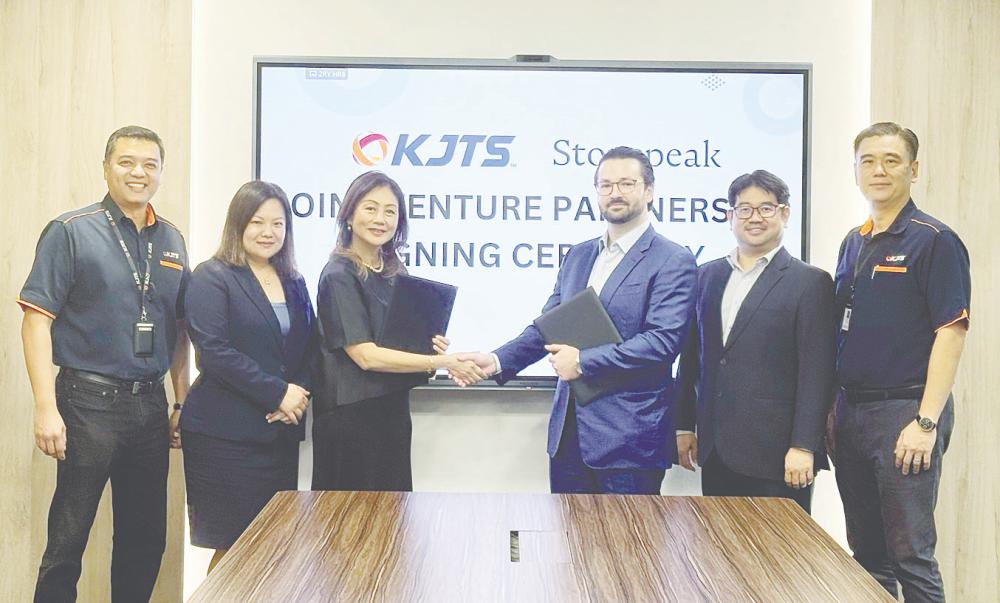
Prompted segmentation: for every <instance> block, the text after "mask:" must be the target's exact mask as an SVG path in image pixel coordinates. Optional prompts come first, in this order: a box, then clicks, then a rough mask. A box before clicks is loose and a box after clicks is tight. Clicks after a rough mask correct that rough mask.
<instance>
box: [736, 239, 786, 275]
mask: <svg viewBox="0 0 1000 603" xmlns="http://www.w3.org/2000/svg"><path fill="white" fill-rule="evenodd" d="M779 251H781V245H778V246H777V247H775V248H774V249H772V250H771V251H768V252H767V253H765V254H764V255H763V256H761V257H759V258H757V261H756V262H754V264H753V267H752V268H750V270H753V269H754V268H756V267H757V266H767V265H768V264H770V263H771V260H773V259H774V256H776V255H777V254H778V252H779ZM726 261H728V262H729V265H730V266H732V267H733V270H738V271H739V272H744V270H743V268H742V267H740V248H739V247H737V248H736V249H733V250H732V251H731V252H729V255H727V256H726ZM750 270H747V271H746V272H749V271H750Z"/></svg>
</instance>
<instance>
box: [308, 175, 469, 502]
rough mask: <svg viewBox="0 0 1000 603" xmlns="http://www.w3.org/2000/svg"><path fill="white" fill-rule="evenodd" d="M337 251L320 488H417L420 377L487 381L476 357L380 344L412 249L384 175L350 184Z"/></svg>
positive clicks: (320, 391)
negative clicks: (413, 465) (414, 434)
mask: <svg viewBox="0 0 1000 603" xmlns="http://www.w3.org/2000/svg"><path fill="white" fill-rule="evenodd" d="M337 226H338V228H339V234H338V236H337V247H336V249H335V250H334V251H333V253H332V254H331V256H330V261H329V262H328V263H327V265H326V267H325V268H324V269H323V273H322V275H321V276H320V281H319V291H318V294H317V301H316V305H317V309H318V316H317V319H318V320H317V322H318V324H319V334H320V338H321V345H320V348H321V352H320V359H321V362H320V364H321V370H320V371H319V373H320V375H319V378H318V379H317V380H318V382H319V383H317V384H316V385H317V387H316V388H315V390H316V392H315V396H314V405H315V409H316V411H315V416H314V419H313V420H314V423H313V484H312V485H313V489H314V490H396V491H407V490H412V489H413V480H412V475H411V471H410V434H411V423H410V389H411V388H412V387H414V386H415V385H416V384H417V382H418V381H419V380H418V379H415V378H414V374H420V373H422V374H423V375H424V379H425V380H426V378H427V377H428V376H429V375H430V374H433V372H434V371H435V370H437V369H447V370H448V371H449V372H450V373H451V374H452V376H453V378H454V379H455V380H456V381H458V382H459V383H470V382H474V381H477V380H479V379H481V378H483V377H484V376H485V375H484V374H483V373H482V371H481V370H480V369H479V368H478V367H476V365H475V364H474V363H472V362H470V361H461V360H459V359H458V357H457V356H456V355H445V354H444V352H445V350H446V349H447V346H448V341H447V340H446V339H445V338H444V337H442V336H437V337H435V338H434V340H433V344H434V349H435V350H436V351H437V352H438V354H437V355H424V354H411V353H408V352H402V351H399V350H393V349H389V348H383V347H380V346H378V345H376V344H375V340H376V337H377V336H378V334H379V333H380V331H381V329H382V325H383V323H384V321H385V314H386V310H387V308H388V304H389V299H390V297H391V292H392V286H393V283H394V280H395V277H396V275H398V274H404V273H405V272H406V269H405V267H404V266H403V263H402V261H400V259H399V256H398V255H397V250H398V249H399V248H400V247H402V246H403V245H405V243H406V233H407V227H406V209H405V205H404V203H403V192H402V191H401V190H400V188H399V185H398V184H396V182H395V181H394V180H392V179H391V178H389V177H388V176H386V175H385V174H383V173H381V172H367V173H365V174H362V175H361V176H359V177H358V178H357V179H355V180H354V182H353V183H351V186H350V187H349V188H348V189H347V193H346V194H345V195H344V200H343V202H342V204H341V206H340V211H339V212H338V213H337Z"/></svg>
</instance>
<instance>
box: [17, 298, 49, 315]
mask: <svg viewBox="0 0 1000 603" xmlns="http://www.w3.org/2000/svg"><path fill="white" fill-rule="evenodd" d="M16 301H17V304H18V305H19V306H21V309H22V310H34V311H35V312H38V313H39V314H44V315H45V316H48V317H49V318H51V319H52V320H55V319H56V315H55V314H53V313H52V312H49V311H48V310H46V309H45V308H42V307H40V306H36V305H35V304H33V303H31V302H27V301H24V300H23V299H21V298H20V297H19V298H17V300H16Z"/></svg>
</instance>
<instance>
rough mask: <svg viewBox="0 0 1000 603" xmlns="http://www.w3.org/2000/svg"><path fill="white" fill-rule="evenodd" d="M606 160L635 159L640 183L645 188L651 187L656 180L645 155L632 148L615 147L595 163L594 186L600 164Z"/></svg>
mask: <svg viewBox="0 0 1000 603" xmlns="http://www.w3.org/2000/svg"><path fill="white" fill-rule="evenodd" d="M608 159H635V160H636V161H638V162H639V166H640V168H641V169H642V181H643V182H645V183H646V186H653V182H654V180H655V179H656V177H655V176H654V175H653V164H651V163H650V162H649V157H647V156H646V154H645V153H643V152H642V151H640V150H639V149H633V148H632V147H615V148H613V149H611V150H610V151H608V152H607V153H605V154H604V156H603V157H601V160H600V161H598V162H597V169H596V170H594V185H595V186H596V185H597V172H599V171H601V164H602V163H604V162H605V161H607V160H608Z"/></svg>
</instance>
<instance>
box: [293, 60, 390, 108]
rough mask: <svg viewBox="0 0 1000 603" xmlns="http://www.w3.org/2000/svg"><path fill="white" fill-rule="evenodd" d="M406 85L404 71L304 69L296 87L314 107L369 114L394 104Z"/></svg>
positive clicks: (341, 68) (337, 68)
mask: <svg viewBox="0 0 1000 603" xmlns="http://www.w3.org/2000/svg"><path fill="white" fill-rule="evenodd" d="M408 82H409V77H408V74H407V73H406V71H405V70H397V71H390V72H388V73H387V72H385V71H381V70H374V69H356V68H351V67H326V68H320V69H317V68H307V69H303V70H302V77H301V78H300V79H299V85H300V86H301V87H302V90H304V91H305V93H306V94H307V95H308V96H309V98H311V99H312V100H313V101H314V102H315V103H316V104H317V105H319V106H321V107H323V108H324V109H326V110H328V111H330V112H332V113H336V114H339V115H351V116H359V115H370V114H372V113H375V112H377V111H379V110H380V109H383V108H385V107H388V106H389V105H391V104H393V103H394V102H396V101H397V100H398V99H399V98H400V97H401V96H402V95H403V90H405V89H406V85H407V83H408Z"/></svg>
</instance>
